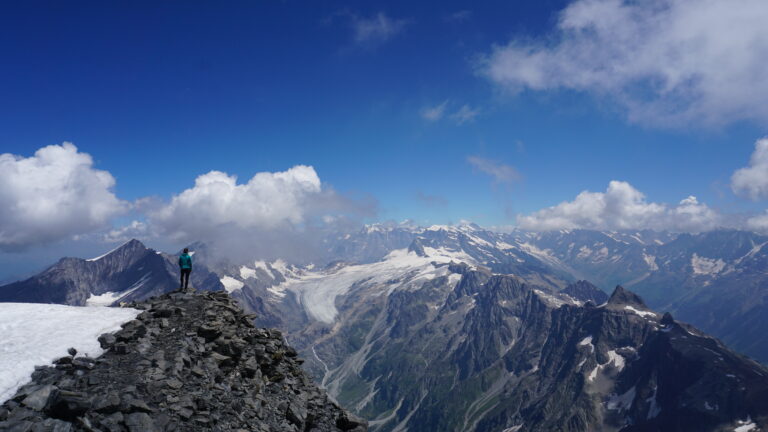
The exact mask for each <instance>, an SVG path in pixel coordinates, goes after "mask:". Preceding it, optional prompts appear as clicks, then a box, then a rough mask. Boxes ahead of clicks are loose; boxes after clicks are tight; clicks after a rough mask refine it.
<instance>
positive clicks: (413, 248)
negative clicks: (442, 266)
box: [408, 237, 428, 258]
mask: <svg viewBox="0 0 768 432" xmlns="http://www.w3.org/2000/svg"><path fill="white" fill-rule="evenodd" d="M408 252H413V253H415V254H416V255H418V256H420V257H425V258H426V257H427V256H428V255H427V253H426V252H424V246H423V245H422V244H421V240H419V238H418V237H417V238H415V239H413V241H412V242H411V245H410V246H408Z"/></svg>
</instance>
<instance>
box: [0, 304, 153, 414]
mask: <svg viewBox="0 0 768 432" xmlns="http://www.w3.org/2000/svg"><path fill="white" fill-rule="evenodd" d="M139 312H141V311H139V310H136V309H128V308H108V307H78V306H64V305H53V304H39V303H0V334H2V335H3V343H2V344H0V403H2V402H4V401H5V400H7V399H8V398H9V397H11V396H13V395H14V394H15V393H16V390H17V389H18V388H19V387H21V386H22V385H23V384H24V383H26V382H27V381H28V380H29V378H30V375H31V374H32V372H34V370H35V366H38V365H48V364H51V362H53V361H54V360H56V359H57V358H59V357H62V356H65V355H67V349H68V348H75V349H76V350H77V351H78V352H79V353H82V354H84V355H85V354H87V355H88V356H90V357H96V356H99V355H101V353H102V352H103V351H102V349H101V347H100V345H99V342H98V341H97V338H98V337H99V335H101V334H102V333H107V332H114V331H117V330H119V329H120V325H121V324H122V323H124V322H126V321H130V320H132V319H134V318H136V316H137V315H138V314H139Z"/></svg>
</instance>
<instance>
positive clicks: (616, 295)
mask: <svg viewBox="0 0 768 432" xmlns="http://www.w3.org/2000/svg"><path fill="white" fill-rule="evenodd" d="M608 305H609V306H639V307H641V308H643V309H648V306H646V304H645V302H644V301H643V299H642V298H640V296H639V295H637V294H635V293H633V292H632V291H630V290H628V289H625V288H624V287H622V286H621V285H617V286H616V289H614V290H613V294H611V297H610V298H609V299H608Z"/></svg>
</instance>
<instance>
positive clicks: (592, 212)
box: [517, 180, 723, 232]
mask: <svg viewBox="0 0 768 432" xmlns="http://www.w3.org/2000/svg"><path fill="white" fill-rule="evenodd" d="M722 222H723V221H722V217H721V216H720V215H719V214H718V213H717V212H716V211H714V210H713V209H711V208H710V207H708V206H707V205H706V204H703V203H700V202H699V201H698V200H697V199H696V197H694V196H689V197H688V198H685V199H684V200H682V201H680V202H679V203H678V204H677V205H673V206H670V205H667V204H661V203H654V202H648V201H647V200H646V198H645V195H644V194H643V193H642V192H640V191H639V190H637V189H635V188H634V187H633V186H632V185H630V184H629V183H627V182H623V181H616V180H614V181H611V182H610V183H609V184H608V189H607V190H606V191H605V192H590V191H584V192H581V193H580V194H578V195H577V196H576V198H575V199H574V200H573V201H566V202H562V203H560V204H558V205H556V206H553V207H548V208H545V209H542V210H539V211H537V212H534V213H532V214H530V215H521V216H518V218H517V224H518V226H519V227H520V228H523V229H529V230H534V231H548V230H556V229H574V228H584V229H597V230H625V229H654V230H659V231H662V230H669V231H679V232H700V231H706V230H711V229H714V228H716V227H718V226H720V225H721V224H722Z"/></svg>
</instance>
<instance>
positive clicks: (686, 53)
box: [479, 0, 768, 127]
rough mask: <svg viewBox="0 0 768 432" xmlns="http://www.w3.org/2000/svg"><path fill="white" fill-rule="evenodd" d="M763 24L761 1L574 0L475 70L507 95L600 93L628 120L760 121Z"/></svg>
mask: <svg viewBox="0 0 768 432" xmlns="http://www.w3.org/2000/svg"><path fill="white" fill-rule="evenodd" d="M766 22H768V7H766V3H765V0H740V1H739V2H737V3H733V2H728V1H722V0H701V1H688V0H655V1H639V2H638V1H632V0H576V1H573V2H572V3H571V4H570V5H569V6H568V7H566V8H565V9H564V10H563V11H562V12H561V14H560V16H559V19H558V21H557V27H556V29H555V30H554V32H553V34H550V35H546V36H544V37H542V38H541V39H539V40H530V39H523V38H518V39H513V40H512V41H510V42H509V43H508V44H507V45H505V46H498V47H495V48H493V50H492V51H491V53H490V54H489V55H487V56H485V57H484V59H483V60H482V61H481V62H480V64H479V66H480V72H481V74H483V75H485V76H487V77H488V78H489V79H490V80H492V81H493V82H495V83H497V84H498V85H500V86H502V87H503V88H505V89H507V90H509V91H511V92H513V93H517V92H520V91H523V90H526V89H528V90H534V91H550V90H558V89H567V90H576V91H584V92H588V93H590V94H593V95H595V96H598V97H607V98H608V99H610V100H613V101H614V102H615V103H616V104H617V106H619V107H620V108H621V110H622V111H624V112H626V114H627V116H628V119H629V120H630V121H632V122H638V123H643V124H652V125H657V126H664V127H683V126H691V125H703V126H708V127H719V126H723V125H727V124H729V123H733V122H738V121H742V120H755V121H758V122H759V123H761V124H765V122H768V104H766V103H765V101H766V99H767V98H768V25H766ZM553 40H554V41H558V42H556V43H551V41H553Z"/></svg>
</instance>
